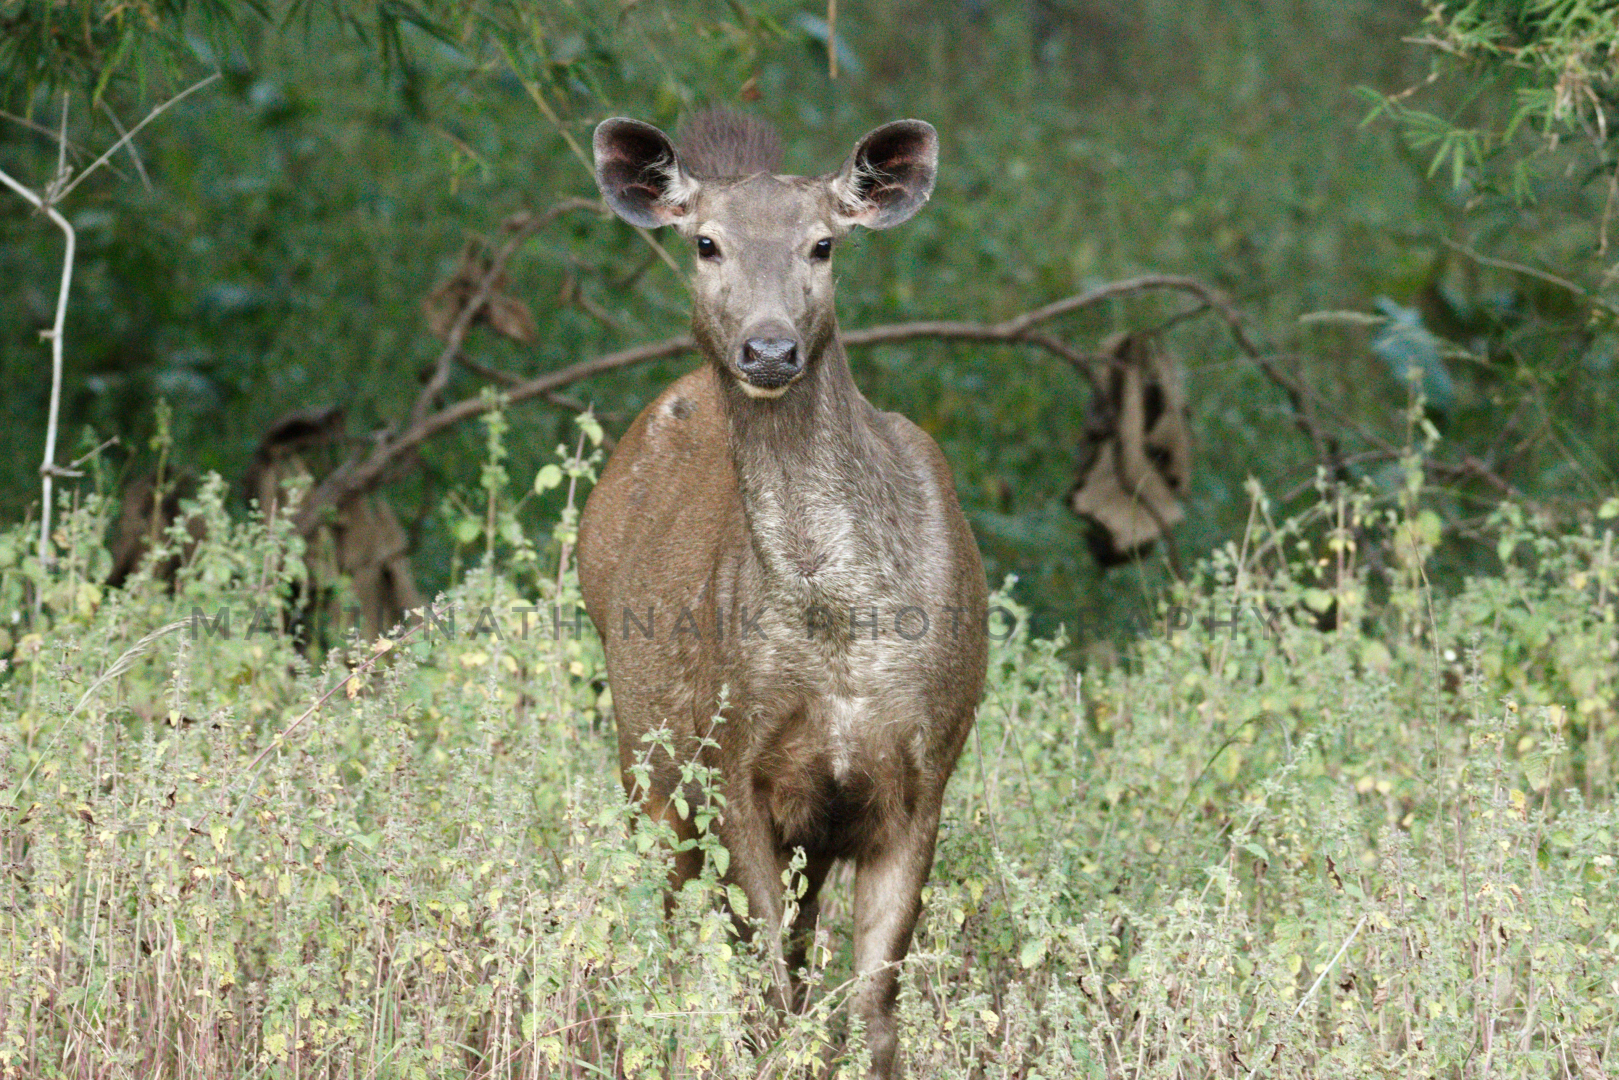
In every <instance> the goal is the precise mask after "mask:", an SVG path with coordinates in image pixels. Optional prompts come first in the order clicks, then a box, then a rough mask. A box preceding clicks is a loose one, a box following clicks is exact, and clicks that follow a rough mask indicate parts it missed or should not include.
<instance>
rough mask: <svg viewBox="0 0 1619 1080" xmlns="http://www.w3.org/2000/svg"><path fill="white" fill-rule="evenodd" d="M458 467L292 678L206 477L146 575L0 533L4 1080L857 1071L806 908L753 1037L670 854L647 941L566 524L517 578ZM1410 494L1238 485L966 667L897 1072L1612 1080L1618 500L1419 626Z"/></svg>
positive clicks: (1421, 589)
mask: <svg viewBox="0 0 1619 1080" xmlns="http://www.w3.org/2000/svg"><path fill="white" fill-rule="evenodd" d="M491 431H492V432H493V433H494V434H493V435H492V441H493V442H498V432H495V431H494V429H493V428H491ZM580 446H581V448H583V449H588V440H581V444H580ZM595 461H596V458H595V457H591V456H585V455H584V454H583V452H582V450H580V449H576V450H573V451H567V450H564V449H562V448H559V461H558V464H557V465H556V466H555V467H548V469H547V470H546V471H544V472H542V473H541V476H540V478H539V486H540V487H542V488H543V487H556V486H559V485H561V484H564V483H566V484H568V485H570V487H571V486H572V485H574V484H575V482H576V481H579V482H583V481H587V480H588V477H589V474H590V472H591V471H592V468H593V466H594V464H595ZM498 465H499V456H498V454H494V453H492V456H491V469H490V470H486V477H487V478H489V480H490V482H489V483H488V484H486V485H485V486H486V491H485V493H484V498H485V500H486V502H487V506H486V508H484V509H483V510H480V511H479V512H478V513H476V514H471V515H470V516H469V519H468V520H469V521H471V522H472V524H470V525H467V526H466V527H465V528H464V529H462V530H461V533H462V534H464V535H463V536H462V539H463V541H464V542H465V544H466V555H467V559H468V561H469V563H471V564H472V568H471V569H469V570H468V571H467V572H466V573H465V574H464V575H462V576H461V578H460V580H459V581H458V582H457V583H456V584H455V586H454V587H453V588H452V589H451V590H450V591H449V592H448V593H446V594H444V595H442V596H440V597H439V598H438V600H437V601H436V603H435V609H434V617H433V618H432V619H431V620H423V619H417V620H415V621H413V622H412V623H410V624H409V625H407V626H406V627H403V628H401V629H399V630H396V631H395V632H393V633H392V634H390V635H389V636H388V637H386V638H383V639H381V640H378V641H363V640H360V639H359V638H358V637H357V636H356V635H354V634H353V633H350V634H349V635H348V636H347V637H342V638H335V637H334V638H333V639H332V640H331V641H330V643H329V647H328V648H327V650H326V651H325V652H324V654H323V655H320V656H319V658H318V659H311V658H310V656H309V655H306V653H305V652H302V651H300V649H299V647H298V645H297V642H296V641H295V638H294V636H293V635H290V634H288V633H286V632H284V631H283V627H285V626H287V625H291V623H290V622H289V619H290V616H291V614H292V608H293V606H294V604H295V598H296V596H297V595H298V593H297V590H296V589H295V588H294V585H295V584H296V583H297V582H298V581H300V580H301V578H302V574H303V568H302V566H301V563H300V545H299V543H298V542H297V541H296V540H295V539H294V537H293V535H292V531H291V528H290V526H289V525H288V523H287V520H286V519H284V518H282V519H276V520H263V519H261V518H257V517H250V518H248V519H247V520H232V518H231V516H230V515H229V514H228V513H227V512H226V510H225V505H224V502H223V500H222V497H221V488H220V485H219V484H218V483H217V482H213V483H208V484H204V485H203V487H202V491H201V494H200V495H199V497H198V500H197V503H196V510H197V513H199V514H200V515H201V517H202V519H203V521H204V523H205V525H206V530H205V537H204V539H202V540H201V541H200V542H197V543H195V546H194V548H193V549H192V550H190V551H189V553H188V554H185V556H184V559H183V562H182V565H181V566H180V569H179V570H178V572H177V574H176V575H175V577H174V579H173V580H172V582H165V581H163V580H159V579H158V578H156V577H155V576H154V575H153V572H152V571H151V570H150V569H149V570H147V571H145V572H142V573H140V574H138V575H136V576H135V577H134V578H133V579H132V580H131V581H130V582H129V583H128V584H127V585H126V586H125V587H124V588H122V589H120V590H107V589H104V588H102V587H101V586H100V585H98V584H97V582H98V581H99V580H100V579H101V577H102V576H104V574H105V569H106V559H107V556H106V554H105V552H104V550H103V549H102V547H101V544H102V539H103V537H104V535H105V532H106V526H107V520H106V519H107V516H108V514H109V512H110V509H109V505H108V503H107V502H106V501H105V500H104V499H102V498H101V497H100V496H97V495H94V494H88V495H81V496H77V497H76V499H75V497H69V498H67V499H66V500H65V501H64V516H63V519H62V521H61V524H60V527H59V528H58V530H57V533H56V541H57V549H56V552H55V558H54V560H53V562H52V564H51V565H50V566H49V567H48V568H47V567H46V566H44V565H42V563H41V561H40V558H39V553H38V552H37V551H35V550H33V548H32V547H31V541H30V537H29V534H28V531H27V530H26V529H24V528H21V527H19V528H16V529H12V530H11V531H9V532H6V533H3V534H0V604H3V610H0V616H3V617H4V620H5V621H6V622H7V623H8V629H7V635H8V640H6V641H4V642H0V645H4V646H5V647H6V648H7V649H8V650H9V657H8V660H7V661H6V667H5V669H4V671H3V673H0V700H3V701H4V706H3V708H4V719H3V721H0V801H3V803H4V805H3V806H0V873H3V874H4V879H5V886H4V889H3V891H0V1076H3V1077H58V1076H60V1077H80V1076H84V1077H142V1078H149V1077H175V1078H189V1077H226V1076H236V1077H261V1076H262V1077H312V1076H321V1077H356V1078H357V1077H396V1076H397V1077H427V1076H431V1077H461V1076H464V1077H559V1076H570V1077H586V1076H624V1077H642V1076H646V1077H654V1076H670V1077H685V1076H691V1077H696V1076H705V1077H706V1076H718V1077H726V1076H736V1077H743V1076H748V1077H751V1076H755V1075H757V1074H759V1072H760V1071H761V1063H763V1065H765V1066H774V1067H776V1070H777V1071H776V1075H820V1074H825V1073H827V1072H831V1071H841V1073H842V1075H855V1074H857V1072H858V1056H859V1053H860V1049H859V1047H860V1033H859V1031H858V1030H852V1029H853V1028H855V1027H856V1025H853V1024H852V1023H851V1022H850V1020H849V1018H848V1010H847V1005H848V1002H849V1000H850V997H851V985H850V977H851V971H850V963H851V960H850V948H849V945H848V937H849V933H848V932H849V926H850V912H849V908H848V892H849V890H848V884H849V883H848V880H847V878H846V877H841V878H840V877H836V876H835V877H834V879H833V880H832V882H831V883H830V885H829V889H828V893H829V895H828V897H827V902H826V903H825V904H824V905H823V919H822V924H821V929H820V931H819V933H818V935H817V938H816V942H815V946H814V947H813V948H812V949H811V956H810V961H811V967H812V970H811V972H810V973H809V977H810V980H811V982H812V984H813V985H814V986H815V987H816V989H815V992H814V993H813V994H812V995H811V1004H810V1006H809V1008H808V1010H807V1011H806V1013H805V1015H803V1016H798V1017H792V1018H788V1019H785V1020H781V1019H777V1018H775V1015H774V1013H773V1012H772V1010H771V1009H770V1008H769V1007H768V1005H767V1004H766V1002H767V991H768V987H767V985H766V982H765V977H764V972H765V965H763V964H762V963H760V962H759V958H758V954H757V951H756V946H753V945H749V944H745V943H743V942H741V941H739V940H738V939H737V938H736V937H735V936H734V934H733V932H732V930H731V924H730V920H729V917H728V916H727V915H726V914H725V913H724V910H723V907H722V905H721V904H720V903H719V899H720V894H721V893H722V892H723V885H721V884H720V882H719V881H718V880H717V878H716V876H715V868H716V867H718V866H721V865H723V863H724V855H723V852H722V851H720V850H719V849H718V848H717V845H715V844H714V843H713V841H712V840H711V839H705V840H704V841H703V843H704V844H705V845H706V846H707V847H708V848H709V856H710V857H709V858H708V859H707V866H708V869H707V870H706V871H705V873H704V874H703V876H702V877H700V878H699V879H698V880H696V881H694V882H692V883H691V884H689V885H688V886H687V887H686V889H685V891H684V892H683V893H682V895H681V896H680V897H679V902H678V904H677V905H676V909H675V911H674V913H673V915H672V916H670V917H668V918H666V917H665V914H664V910H663V908H664V904H663V892H662V890H663V887H664V881H665V877H664V873H665V864H664V862H663V860H662V858H661V857H660V848H659V845H660V843H662V842H664V841H665V840H666V839H667V836H668V834H667V833H666V832H662V831H660V826H659V825H658V824H657V823H653V822H649V821H646V820H644V819H642V820H639V821H637V820H636V816H637V815H636V812H635V811H633V810H632V809H631V808H630V807H628V806H627V805H626V801H625V799H624V797H623V794H622V789H621V788H620V785H619V781H618V779H617V777H616V775H615V773H616V769H615V764H614V742H613V740H614V733H613V727H612V723H611V716H610V702H609V700H608V697H607V694H606V692H605V689H604V683H603V676H602V663H601V653H600V648H599V645H598V644H597V642H596V641H595V639H594V637H593V636H592V635H591V633H590V631H589V629H588V623H584V622H582V616H580V615H578V614H577V612H578V594H577V588H576V586H575V584H574V580H573V575H572V571H571V565H570V559H569V552H570V550H571V543H572V539H573V529H574V526H575V522H576V518H577V515H576V513H575V512H574V511H573V510H572V509H570V510H569V511H568V513H567V514H566V515H565V516H564V518H563V519H562V520H561V521H560V522H559V523H558V525H557V528H556V531H555V534H554V535H553V536H552V537H551V538H550V539H549V541H548V542H547V543H546V544H544V545H541V546H539V547H536V546H535V545H534V544H533V543H531V542H530V541H529V540H528V539H526V538H524V537H523V536H522V534H521V530H519V529H514V528H512V527H511V524H510V523H511V522H513V521H515V518H513V517H512V516H511V514H512V511H513V504H512V502H511V500H510V499H509V497H508V495H507V493H506V491H505V490H503V487H502V485H504V484H505V477H504V474H503V473H501V472H499V471H498ZM1408 465H1409V466H1410V468H1409V473H1408V475H1409V476H1410V477H1411V480H1410V483H1409V484H1408V485H1407V486H1406V488H1405V489H1403V490H1402V491H1400V492H1398V493H1397V494H1396V495H1394V496H1374V494H1372V493H1370V492H1368V493H1365V494H1357V493H1355V492H1348V491H1342V490H1329V489H1326V488H1323V494H1322V497H1321V500H1320V502H1319V505H1318V506H1317V508H1316V509H1315V510H1314V511H1313V512H1312V513H1310V514H1307V515H1304V516H1302V517H1299V518H1295V519H1292V520H1286V521H1280V522H1276V521H1273V520H1272V519H1271V514H1270V508H1269V507H1270V504H1269V503H1268V501H1267V500H1266V498H1265V496H1264V494H1263V492H1261V491H1259V490H1258V489H1257V487H1255V488H1254V489H1253V490H1252V491H1251V492H1250V498H1251V506H1252V513H1251V515H1250V524H1249V528H1248V529H1247V531H1246V532H1245V534H1244V535H1243V536H1242V537H1241V539H1240V540H1238V541H1234V542H1233V543H1231V544H1229V545H1227V546H1226V547H1224V548H1221V549H1220V550H1218V551H1215V552H1213V553H1212V555H1211V556H1210V557H1209V558H1207V559H1206V560H1205V561H1204V562H1202V563H1201V564H1200V566H1199V568H1198V569H1197V571H1196V572H1195V574H1194V576H1193V577H1192V578H1191V580H1189V581H1187V582H1185V583H1184V584H1182V585H1180V586H1178V587H1177V588H1176V589H1175V590H1174V591H1172V592H1171V593H1170V594H1168V595H1166V596H1165V597H1163V600H1162V605H1161V608H1160V614H1161V622H1160V625H1158V626H1157V627H1156V628H1155V629H1154V630H1153V631H1152V632H1150V633H1147V634H1145V635H1144V636H1143V637H1142V638H1141V639H1140V640H1139V641H1138V642H1136V643H1135V645H1134V646H1133V647H1132V649H1131V651H1130V653H1129V654H1128V656H1127V658H1126V659H1125V660H1124V661H1123V662H1121V663H1119V664H1117V665H1115V666H1113V667H1111V668H1107V669H1101V668H1097V669H1093V670H1091V671H1089V672H1088V673H1086V674H1085V675H1084V676H1081V675H1080V674H1079V673H1076V672H1075V671H1074V670H1072V669H1071V668H1069V667H1067V666H1065V664H1064V663H1063V662H1062V661H1061V660H1060V659H1059V650H1060V649H1061V647H1062V645H1061V642H1060V641H1046V640H1031V639H1029V637H1028V636H1027V635H1026V633H1024V632H1022V631H1021V630H1020V631H1019V632H1017V633H1014V634H1012V635H1011V636H1010V637H1009V638H1008V639H1007V640H1005V641H1000V642H997V643H995V645H994V651H993V656H992V663H991V674H990V686H989V690H988V694H987V697H986V700H985V703H984V705H983V707H982V708H981V710H980V713H979V721H978V727H977V731H976V733H975V736H974V738H973V739H972V740H971V741H970V742H969V744H968V748H967V752H966V754H965V755H964V757H963V759H962V761H961V764H960V766H959V767H958V770H957V773H956V776H955V778H954V780H953V782H952V784H951V787H950V793H949V800H948V805H947V807H946V810H945V814H944V823H943V826H942V829H941V836H940V843H939V850H938V858H937V863H936V866H935V870H934V875H933V880H932V884H931V885H930V887H929V889H928V891H927V894H926V908H925V912H924V914H923V918H922V922H921V924H920V925H919V927H918V934H917V940H916V943H915V945H914V947H913V949H912V952H911V955H910V957H909V959H908V960H907V961H906V963H905V969H906V970H905V975H904V980H903V986H904V989H903V992H902V995H901V1004H900V1014H901V1017H902V1022H903V1036H902V1038H903V1046H904V1048H905V1054H906V1057H907V1059H908V1064H909V1068H910V1069H911V1071H912V1073H913V1074H914V1075H917V1076H927V1077H944V1078H956V1077H959V1078H967V1077H1022V1078H1029V1080H1033V1078H1036V1077H1045V1078H1055V1077H1072V1076H1097V1077H1102V1076H1107V1077H1131V1078H1135V1077H1165V1078H1170V1077H1202V1076H1221V1077H1225V1076H1230V1077H1239V1078H1246V1077H1255V1076H1278V1077H1281V1076H1287V1077H1295V1076H1296V1077H1305V1076H1308V1077H1332V1076H1355V1077H1361V1076H1366V1075H1400V1076H1440V1077H1471V1076H1524V1077H1529V1076H1533V1077H1543V1076H1560V1077H1561V1076H1567V1077H1580V1078H1585V1080H1594V1078H1596V1077H1599V1076H1603V1075H1607V1074H1610V1073H1612V1072H1613V1071H1614V1068H1615V1066H1614V1062H1615V1055H1616V1053H1619V1048H1616V1047H1615V1045H1614V1041H1615V1031H1616V1022H1619V963H1616V962H1615V951H1616V949H1619V929H1616V928H1619V887H1616V881H1615V865H1614V860H1615V856H1616V854H1619V821H1616V819H1615V809H1614V792H1615V784H1616V768H1619V765H1616V761H1615V751H1616V749H1619V726H1616V723H1615V706H1616V702H1615V694H1616V691H1619V674H1616V668H1619V655H1616V653H1619V634H1616V626H1615V593H1616V590H1619V573H1616V566H1615V551H1614V548H1615V535H1614V534H1615V521H1614V519H1615V517H1619V501H1610V503H1609V504H1608V505H1606V506H1605V507H1603V508H1602V510H1601V512H1600V513H1598V514H1595V515H1592V516H1591V517H1590V518H1589V519H1587V520H1583V521H1574V522H1568V521H1564V522H1561V523H1547V522H1544V521H1541V520H1538V519H1536V518H1535V517H1534V515H1532V514H1530V513H1529V512H1528V511H1523V510H1518V509H1516V508H1513V507H1507V508H1505V509H1503V510H1502V511H1501V512H1500V513H1498V514H1497V515H1496V516H1495V518H1494V519H1493V520H1492V523H1491V525H1490V530H1491V533H1490V535H1491V537H1492V538H1493V540H1494V541H1495V543H1496V546H1497V551H1498V554H1499V555H1500V556H1501V560H1502V566H1503V569H1502V571H1501V573H1500V574H1499V575H1498V576H1494V577H1489V578H1481V579H1477V580H1473V581H1470V582H1468V583H1467V584H1466V585H1465V587H1463V588H1462V589H1461V590H1460V591H1459V592H1458V593H1457V594H1455V595H1439V594H1438V593H1436V591H1435V590H1433V589H1432V588H1430V587H1429V586H1428V585H1427V583H1426V580H1425V575H1424V564H1425V560H1426V558H1427V556H1428V554H1429V553H1431V551H1432V548H1433V543H1434V542H1435V540H1436V539H1437V534H1438V528H1437V525H1438V523H1437V521H1436V520H1434V519H1433V515H1432V512H1431V511H1429V510H1427V509H1425V508H1424V506H1423V504H1422V496H1423V491H1422V487H1421V468H1420V461H1419V460H1418V454H1417V453H1414V454H1413V458H1412V460H1411V462H1408ZM491 470H494V471H491ZM582 493H583V487H582V483H581V485H580V486H579V487H578V488H577V489H576V490H575V497H574V498H573V499H572V500H571V503H572V504H573V505H577V501H578V499H577V496H579V495H582ZM190 543H191V540H190V537H189V536H188V535H187V534H185V533H184V532H183V531H180V532H177V533H176V535H175V536H173V537H171V538H170V539H169V545H170V548H171V549H172V553H174V554H182V553H184V549H185V548H186V547H187V546H188V545H189V544H190ZM168 553H170V552H165V551H161V550H160V551H159V552H158V553H157V556H155V557H154V559H153V560H152V561H151V562H149V563H148V566H149V567H150V566H156V565H159V562H158V560H159V558H160V557H161V556H163V555H165V554H168ZM1000 599H1001V603H1002V604H1004V605H1005V606H1006V607H1007V609H1008V610H1011V611H1014V612H1017V610H1018V609H1017V608H1016V606H1015V605H1014V604H1013V603H1012V601H1011V600H1010V599H1008V598H1007V597H1005V596H1004V595H1003V596H1002V597H1001V598H1000ZM36 602H37V604H38V609H37V611H36V610H35V607H34V605H35V604H36ZM221 611H228V612H229V615H228V616H227V618H226V619H224V620H221V618H220V612H221ZM199 615H200V616H201V618H199V617H198V616H199ZM452 620H453V623H454V630H453V632H452V630H451V627H450V624H451V622H452ZM525 628H526V630H525ZM576 628H578V629H577V630H576ZM227 630H228V633H227ZM698 779H699V780H701V779H702V778H701V777H699V778H698ZM710 780H711V778H710ZM711 811H712V807H704V806H693V807H691V808H690V812H692V813H698V814H702V813H708V812H711ZM784 887H785V888H786V889H788V890H789V892H791V891H792V890H793V889H794V888H795V883H794V882H792V881H789V882H788V883H786V885H785V886H784ZM804 1066H812V1068H811V1069H810V1070H809V1071H808V1072H806V1071H805V1069H804Z"/></svg>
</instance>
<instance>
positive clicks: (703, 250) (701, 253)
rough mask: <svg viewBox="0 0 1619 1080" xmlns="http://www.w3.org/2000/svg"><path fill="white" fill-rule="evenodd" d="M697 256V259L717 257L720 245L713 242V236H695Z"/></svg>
mask: <svg viewBox="0 0 1619 1080" xmlns="http://www.w3.org/2000/svg"><path fill="white" fill-rule="evenodd" d="M697 257H698V258H699V259H717V258H719V257H720V246H719V245H718V244H716V243H715V242H714V238H713V237H711V236H699V237H698V238H697Z"/></svg>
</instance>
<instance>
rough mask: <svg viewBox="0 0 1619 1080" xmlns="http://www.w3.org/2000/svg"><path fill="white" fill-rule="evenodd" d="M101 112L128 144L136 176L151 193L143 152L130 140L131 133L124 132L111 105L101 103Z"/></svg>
mask: <svg viewBox="0 0 1619 1080" xmlns="http://www.w3.org/2000/svg"><path fill="white" fill-rule="evenodd" d="M101 111H102V112H104V113H106V114H107V119H108V120H111V121H112V129H113V130H114V131H116V132H118V135H119V137H120V138H122V139H124V140H125V141H126V142H128V144H129V160H130V161H132V162H134V164H135V175H137V176H139V177H140V178H141V184H142V185H143V186H144V187H145V188H146V190H147V191H151V190H152V178H151V177H150V176H147V175H146V163H145V162H143V161H141V152H140V150H139V149H137V148H136V146H135V141H134V140H133V139H131V138H129V132H127V131H125V130H124V125H123V124H121V123H119V122H118V114H117V113H115V112H113V111H112V106H111V105H108V104H107V103H106V102H105V101H103V102H102V103H101Z"/></svg>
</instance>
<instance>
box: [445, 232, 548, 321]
mask: <svg viewBox="0 0 1619 1080" xmlns="http://www.w3.org/2000/svg"><path fill="white" fill-rule="evenodd" d="M490 268H491V263H490V259H489V254H488V251H487V250H486V249H485V247H484V246H483V244H481V243H479V242H478V241H472V242H471V243H469V244H467V246H466V247H465V248H463V249H462V250H461V259H460V262H459V263H458V264H457V265H456V268H455V273H453V274H451V275H450V276H449V278H448V279H447V280H446V281H445V282H444V283H443V284H441V285H440V286H439V287H438V288H436V289H434V290H433V291H432V292H431V293H429V294H428V296H427V298H426V299H425V300H423V301H422V314H423V316H425V317H426V319H427V326H428V329H429V330H431V331H432V333H433V336H434V337H436V338H438V339H439V340H440V341H448V340H449V339H450V331H451V330H452V329H453V328H454V326H455V323H456V320H457V319H459V318H460V317H461V314H462V312H464V311H465V310H466V308H467V306H468V305H469V304H471V303H472V301H473V299H474V297H476V296H477V294H478V289H479V287H480V286H482V284H483V282H484V279H486V278H487V277H488V276H489V271H490ZM505 287H506V275H505V274H504V273H502V274H498V275H496V277H495V280H494V281H493V282H492V283H491V286H490V290H489V299H488V301H487V302H486V303H484V304H483V305H481V306H480V307H479V308H478V311H477V314H475V315H474V316H473V317H472V322H471V324H470V325H476V324H478V323H480V322H481V323H487V324H488V325H489V326H491V327H493V328H494V330H495V333H497V334H500V335H502V336H504V337H508V338H511V339H512V340H513V341H519V342H522V343H523V344H525V345H527V344H532V343H533V341H534V339H535V336H536V331H535V327H534V314H533V312H531V311H530V310H529V307H528V305H527V304H525V303H523V302H522V301H521V300H518V299H516V298H515V297H511V296H507V295H506V294H505V293H504V292H502V291H501V290H503V289H504V288H505Z"/></svg>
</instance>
